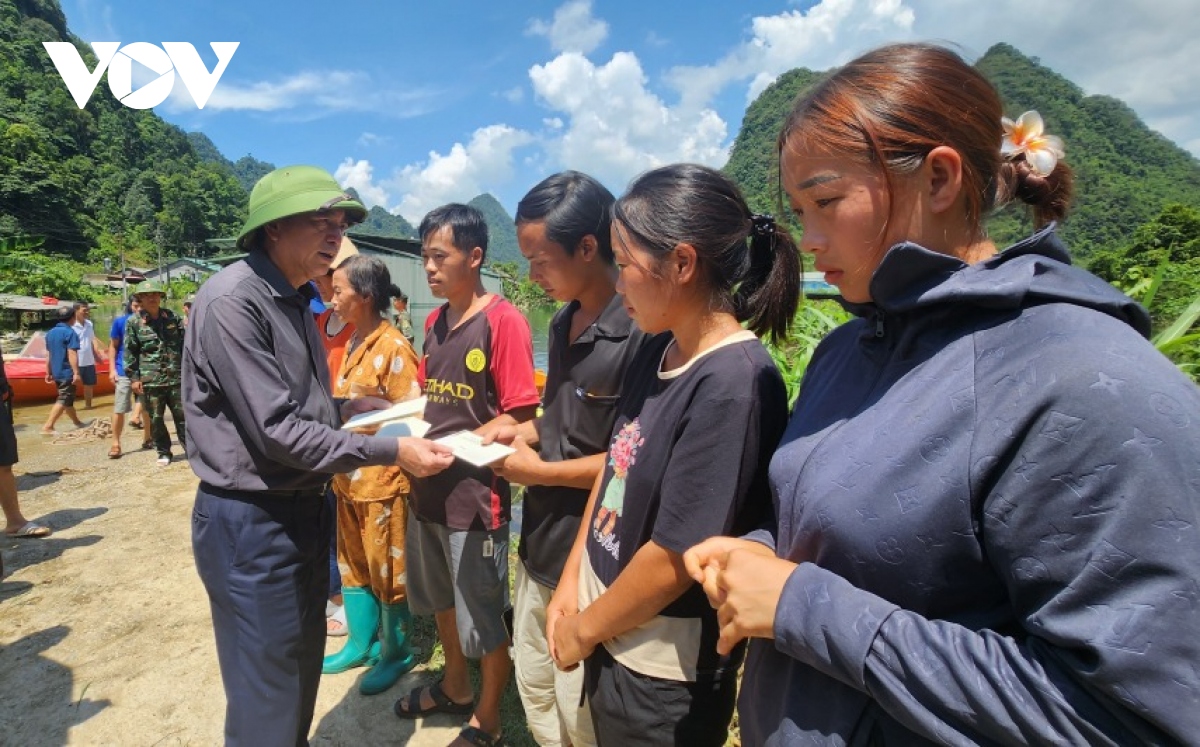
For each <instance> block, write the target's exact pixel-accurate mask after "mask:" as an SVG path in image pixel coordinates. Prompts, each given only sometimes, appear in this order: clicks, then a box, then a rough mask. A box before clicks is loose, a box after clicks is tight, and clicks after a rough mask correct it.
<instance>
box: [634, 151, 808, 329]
mask: <svg viewBox="0 0 1200 747" xmlns="http://www.w3.org/2000/svg"><path fill="white" fill-rule="evenodd" d="M612 217H613V221H614V222H615V223H619V224H621V226H622V227H623V228H624V229H625V230H627V231H628V232H629V234H630V235H631V236H633V237H634V238H635V239H636V240H637V242H638V244H640V245H641V246H642V247H643V248H645V249H646V250H647V251H649V252H651V253H653V254H655V255H657V256H663V255H665V254H666V252H668V251H670V250H671V249H672V248H673V247H675V246H676V245H677V244H680V243H685V244H690V245H691V246H692V247H694V248H695V250H696V254H697V256H698V257H699V259H700V264H701V266H702V268H703V273H704V282H705V283H706V285H707V287H708V288H709V290H710V292H711V294H712V296H711V298H712V303H713V305H714V307H721V308H724V309H729V310H731V311H732V313H733V314H734V316H735V317H736V318H737V320H738V321H739V322H747V326H748V327H749V328H750V329H751V330H752V331H753V332H754V333H755V334H756V335H758V336H760V337H761V336H763V335H767V334H770V335H771V337H772V339H774V340H779V339H781V338H782V337H784V336H786V335H787V332H788V328H789V327H790V326H791V323H792V318H793V317H794V316H795V314H796V307H797V306H798V305H799V303H800V253H799V251H798V250H797V248H796V244H795V242H793V241H792V238H791V236H789V235H788V233H787V231H785V230H781V228H780V227H779V226H778V225H776V223H775V219H774V218H772V217H771V216H769V215H752V214H751V213H750V208H749V207H748V206H747V205H746V200H745V198H744V197H742V193H741V190H739V189H738V186H737V184H735V183H734V182H733V180H731V179H730V178H729V177H728V176H726V175H725V174H722V173H721V172H719V171H717V170H716V169H713V168H710V167H708V166H698V165H696V164H686V163H679V164H674V165H671V166H662V167H659V168H657V169H653V170H652V171H647V172H646V173H644V174H642V175H641V176H639V177H638V178H637V179H635V180H634V181H633V183H632V184H630V185H629V189H628V190H627V191H626V192H625V194H624V195H623V196H622V197H621V199H619V200H617V201H616V202H615V203H613V207H612Z"/></svg>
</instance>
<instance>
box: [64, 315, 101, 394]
mask: <svg viewBox="0 0 1200 747" xmlns="http://www.w3.org/2000/svg"><path fill="white" fill-rule="evenodd" d="M72 308H73V309H74V311H75V317H74V320H73V322H72V324H71V329H73V330H75V334H77V335H79V379H80V381H82V382H83V406H84V408H85V409H87V410H90V409H92V392H93V391H94V390H95V387H96V361H98V360H99V361H103V360H104V353H103V352H101V350H100V343H99V342H97V341H96V328H95V325H93V324H92V320H91V319H89V318H88V317H89V316H90V315H91V313H92V309H91V307H90V306H88V303H87V301H76V302H75V303H74V304H73V306H72Z"/></svg>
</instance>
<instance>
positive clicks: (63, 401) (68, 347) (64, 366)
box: [42, 306, 91, 436]
mask: <svg viewBox="0 0 1200 747" xmlns="http://www.w3.org/2000/svg"><path fill="white" fill-rule="evenodd" d="M74 320H75V310H74V309H73V308H71V307H70V306H60V307H59V309H58V322H57V323H56V324H55V325H54V328H53V329H51V330H50V331H49V332H47V333H46V383H48V384H54V385H55V386H56V387H57V388H58V398H57V399H56V400H55V401H54V406H53V407H51V408H50V416H49V417H48V418H47V419H46V423H45V425H43V426H42V435H44V436H50V435H53V434H54V424H55V423H57V422H58V419H59V418H60V417H62V416H63V415H64V414H65V415H66V416H67V418H68V419H70V421H71V422H72V423H74V424H75V427H76V428H83V427H85V426H86V425H87V423H85V422H83V421H82V420H80V419H79V415H77V414H76V412H75V385H76V384H78V383H80V382H81V381H82V380H83V379H82V378H81V377H80V375H79V335H77V334H75V330H74V329H72V328H71V325H72V323H73V322H74ZM89 422H91V421H89Z"/></svg>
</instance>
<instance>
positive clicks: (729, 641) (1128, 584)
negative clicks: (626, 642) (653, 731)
mask: <svg viewBox="0 0 1200 747" xmlns="http://www.w3.org/2000/svg"><path fill="white" fill-rule="evenodd" d="M1003 115H1004V111H1003V109H1002V107H1001V101H1000V97H999V96H998V95H997V93H996V91H995V89H994V88H993V87H992V85H991V84H990V83H989V82H988V81H987V79H986V78H984V76H983V75H982V74H981V73H980V72H979V71H978V70H977V69H976V68H974V67H972V66H971V65H970V64H968V63H967V62H965V61H964V60H963V59H961V58H960V57H959V56H958V55H957V54H955V53H954V52H953V51H951V50H948V49H945V48H942V47H938V46H933V45H924V44H899V45H892V46H887V47H883V48H880V49H877V50H875V51H872V52H868V53H867V54H865V55H863V56H861V57H859V58H857V59H855V60H852V61H850V62H849V63H847V64H846V65H845V66H843V67H841V68H839V69H838V70H837V71H835V72H833V73H832V74H831V75H830V76H829V77H827V78H825V79H824V80H823V81H821V82H819V83H817V84H816V85H815V86H814V87H813V88H812V89H810V90H809V91H808V92H806V93H805V94H804V95H802V96H801V97H800V99H799V100H798V101H797V102H796V104H795V107H794V108H793V109H792V112H791V114H790V116H789V117H788V118H787V121H786V123H785V125H784V128H783V132H782V134H781V135H780V137H779V157H780V159H781V164H780V165H781V168H780V175H781V184H782V187H783V189H784V190H785V191H786V194H787V199H788V201H789V203H790V204H791V207H792V209H793V211H794V212H795V214H796V216H797V217H798V218H799V221H800V223H801V225H802V226H803V230H804V234H803V239H802V244H801V246H802V248H803V249H804V251H807V252H809V253H811V254H812V255H813V259H814V262H815V264H816V268H817V270H818V271H819V272H824V273H825V278H826V280H827V282H830V283H832V284H833V285H835V286H837V288H838V290H839V291H840V292H841V295H842V297H843V299H844V303H845V305H846V306H847V307H848V308H849V309H850V310H851V311H853V312H854V313H855V314H856V315H857V316H858V317H859V318H858V319H856V320H854V321H851V322H849V323H847V324H845V325H843V326H842V327H839V328H838V329H836V330H834V331H833V332H832V333H831V334H830V335H829V336H828V337H826V338H825V340H824V341H822V342H821V344H820V345H819V346H818V348H817V350H816V351H815V353H814V354H813V356H812V361H811V363H810V364H809V366H808V369H807V371H806V373H805V375H804V382H803V385H802V388H801V391H800V395H799V399H798V400H797V402H796V406H795V412H794V413H793V415H792V419H791V422H790V423H789V425H788V430H787V433H786V435H785V436H784V439H783V443H782V445H781V446H780V447H779V450H778V451H777V453H776V454H775V456H774V458H773V459H772V461H771V469H770V477H771V488H772V493H773V495H774V498H775V502H776V517H777V521H776V522H775V524H774V528H773V529H771V530H769V531H759V532H755V533H753V534H750V535H748V536H745V537H743V538H732V537H730V538H718V539H714V540H710V541H708V542H705V543H703V544H700V545H699V546H698V547H696V548H693V549H692V550H690V551H689V552H688V554H687V559H688V569H689V572H690V573H691V574H692V577H693V578H695V579H697V580H699V579H703V580H704V583H705V589H706V591H708V593H709V596H710V600H711V602H712V603H713V604H714V605H716V606H717V608H718V617H719V619H720V620H721V624H722V628H721V636H720V640H719V642H718V650H721V651H726V650H729V648H730V647H731V646H735V645H740V644H739V642H740V641H741V640H742V639H744V638H747V637H752V638H753V639H754V640H753V641H752V645H751V652H750V655H749V657H748V658H747V661H746V668H745V677H744V680H743V683H742V693H741V700H740V704H739V712H738V713H739V724H740V726H741V734H742V740H743V742H744V743H745V744H747V745H762V744H810V743H815V742H821V743H836V744H847V743H852V744H872V745H906V746H907V745H924V744H943V745H945V744H956V745H958V744H962V745H966V744H1071V745H1083V744H1087V745H1130V744H1185V743H1195V741H1196V738H1197V735H1200V709H1197V708H1196V707H1195V703H1196V695H1197V693H1200V670H1198V669H1197V662H1200V636H1198V635H1197V630H1198V628H1197V616H1196V609H1197V606H1198V605H1200V587H1198V586H1197V578H1198V576H1197V569H1198V568H1200V542H1197V541H1196V531H1197V528H1198V527H1200V498H1198V495H1200V494H1198V492H1197V488H1198V485H1197V482H1196V478H1197V464H1198V462H1197V456H1198V455H1200V390H1197V388H1196V385H1195V384H1194V383H1193V382H1191V381H1190V380H1189V379H1188V378H1187V377H1186V376H1184V375H1183V374H1182V373H1181V372H1180V371H1179V369H1177V368H1176V367H1175V366H1174V365H1172V364H1171V362H1170V361H1168V360H1167V359H1166V358H1165V357H1163V356H1162V355H1161V354H1160V353H1158V352H1157V351H1156V350H1155V349H1154V348H1153V346H1152V345H1150V343H1149V342H1147V341H1146V339H1145V337H1146V335H1147V333H1148V332H1149V330H1150V320H1149V317H1148V316H1147V314H1146V312H1145V311H1144V310H1143V309H1142V308H1141V307H1139V306H1138V305H1137V304H1135V303H1134V302H1133V301H1131V300H1130V299H1129V298H1128V297H1126V296H1125V295H1123V294H1122V293H1120V292H1119V291H1117V290H1116V289H1114V288H1113V287H1112V286H1110V285H1108V284H1107V283H1105V282H1103V281H1102V280H1100V279H1099V278H1096V277H1094V276H1092V275H1090V274H1088V273H1087V272H1085V271H1083V270H1080V269H1076V268H1073V267H1071V266H1070V257H1069V255H1068V254H1067V250H1066V247H1065V246H1063V244H1062V242H1061V241H1060V240H1059V239H1058V237H1057V236H1056V235H1055V227H1054V221H1055V220H1057V219H1059V218H1061V217H1062V216H1063V215H1064V214H1065V212H1066V209H1067V205H1068V203H1069V201H1070V196H1071V171H1070V168H1069V167H1068V166H1067V165H1066V164H1065V163H1064V161H1063V156H1064V152H1063V147H1062V146H1063V143H1062V141H1061V140H1060V139H1059V138H1057V137H1055V136H1052V135H1049V134H1047V133H1046V132H1044V129H1043V128H1044V124H1043V122H1042V119H1041V117H1040V116H1039V115H1038V114H1037V113H1036V112H1026V113H1025V114H1024V115H1022V116H1021V117H1020V118H1019V119H1018V120H1017V121H1016V122H1013V121H1010V120H1007V119H1004V117H1003ZM1013 199H1015V200H1018V201H1019V202H1022V203H1025V204H1026V205H1028V206H1030V207H1031V208H1032V212H1033V218H1034V224H1035V226H1036V227H1037V228H1036V231H1035V233H1034V234H1033V235H1032V236H1030V237H1029V238H1026V239H1024V240H1022V241H1020V242H1018V243H1017V244H1015V245H1013V246H1010V247H1009V248H1007V249H1005V250H1003V251H998V249H997V247H996V246H995V245H994V244H993V243H992V241H991V240H990V239H989V238H988V236H987V231H986V227H985V223H984V220H985V218H986V217H987V216H989V215H991V214H992V213H993V211H994V210H995V209H996V208H997V207H998V206H1000V205H1003V204H1005V203H1006V202H1008V201H1009V200H1013ZM710 645H711V644H710Z"/></svg>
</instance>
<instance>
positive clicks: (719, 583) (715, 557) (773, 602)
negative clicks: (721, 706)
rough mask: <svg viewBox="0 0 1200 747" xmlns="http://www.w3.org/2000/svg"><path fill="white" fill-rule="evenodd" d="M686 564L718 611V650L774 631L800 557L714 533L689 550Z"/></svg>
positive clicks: (726, 651)
mask: <svg viewBox="0 0 1200 747" xmlns="http://www.w3.org/2000/svg"><path fill="white" fill-rule="evenodd" d="M683 564H684V567H685V568H686V569H687V572H688V575H689V576H691V577H692V579H694V580H695V581H696V582H697V583H699V584H701V585H703V587H704V593H705V594H707V595H708V602H709V604H711V605H712V606H713V608H714V609H715V610H716V611H717V624H718V626H719V627H720V631H721V637H720V639H719V640H718V641H717V651H718V653H720V654H722V655H725V654H728V653H729V652H730V651H732V650H733V648H734V646H736V645H737V644H738V643H739V642H740V641H742V640H744V639H746V638H751V637H753V638H774V637H775V610H776V609H777V608H778V607H779V597H780V596H782V594H783V587H784V584H786V583H787V580H788V577H789V576H790V575H791V574H792V571H794V570H795V569H796V564H795V563H792V562H791V561H788V560H782V559H780V558H777V557H775V554H774V553H773V552H772V551H771V549H770V548H768V547H766V546H765V545H762V544H760V543H758V542H752V541H750V540H744V539H738V538H735V537H713V538H711V539H708V540H705V541H704V542H701V543H700V544H698V545H696V546H695V547H693V548H691V549H690V550H688V551H687V552H685V553H684V554H683Z"/></svg>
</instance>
